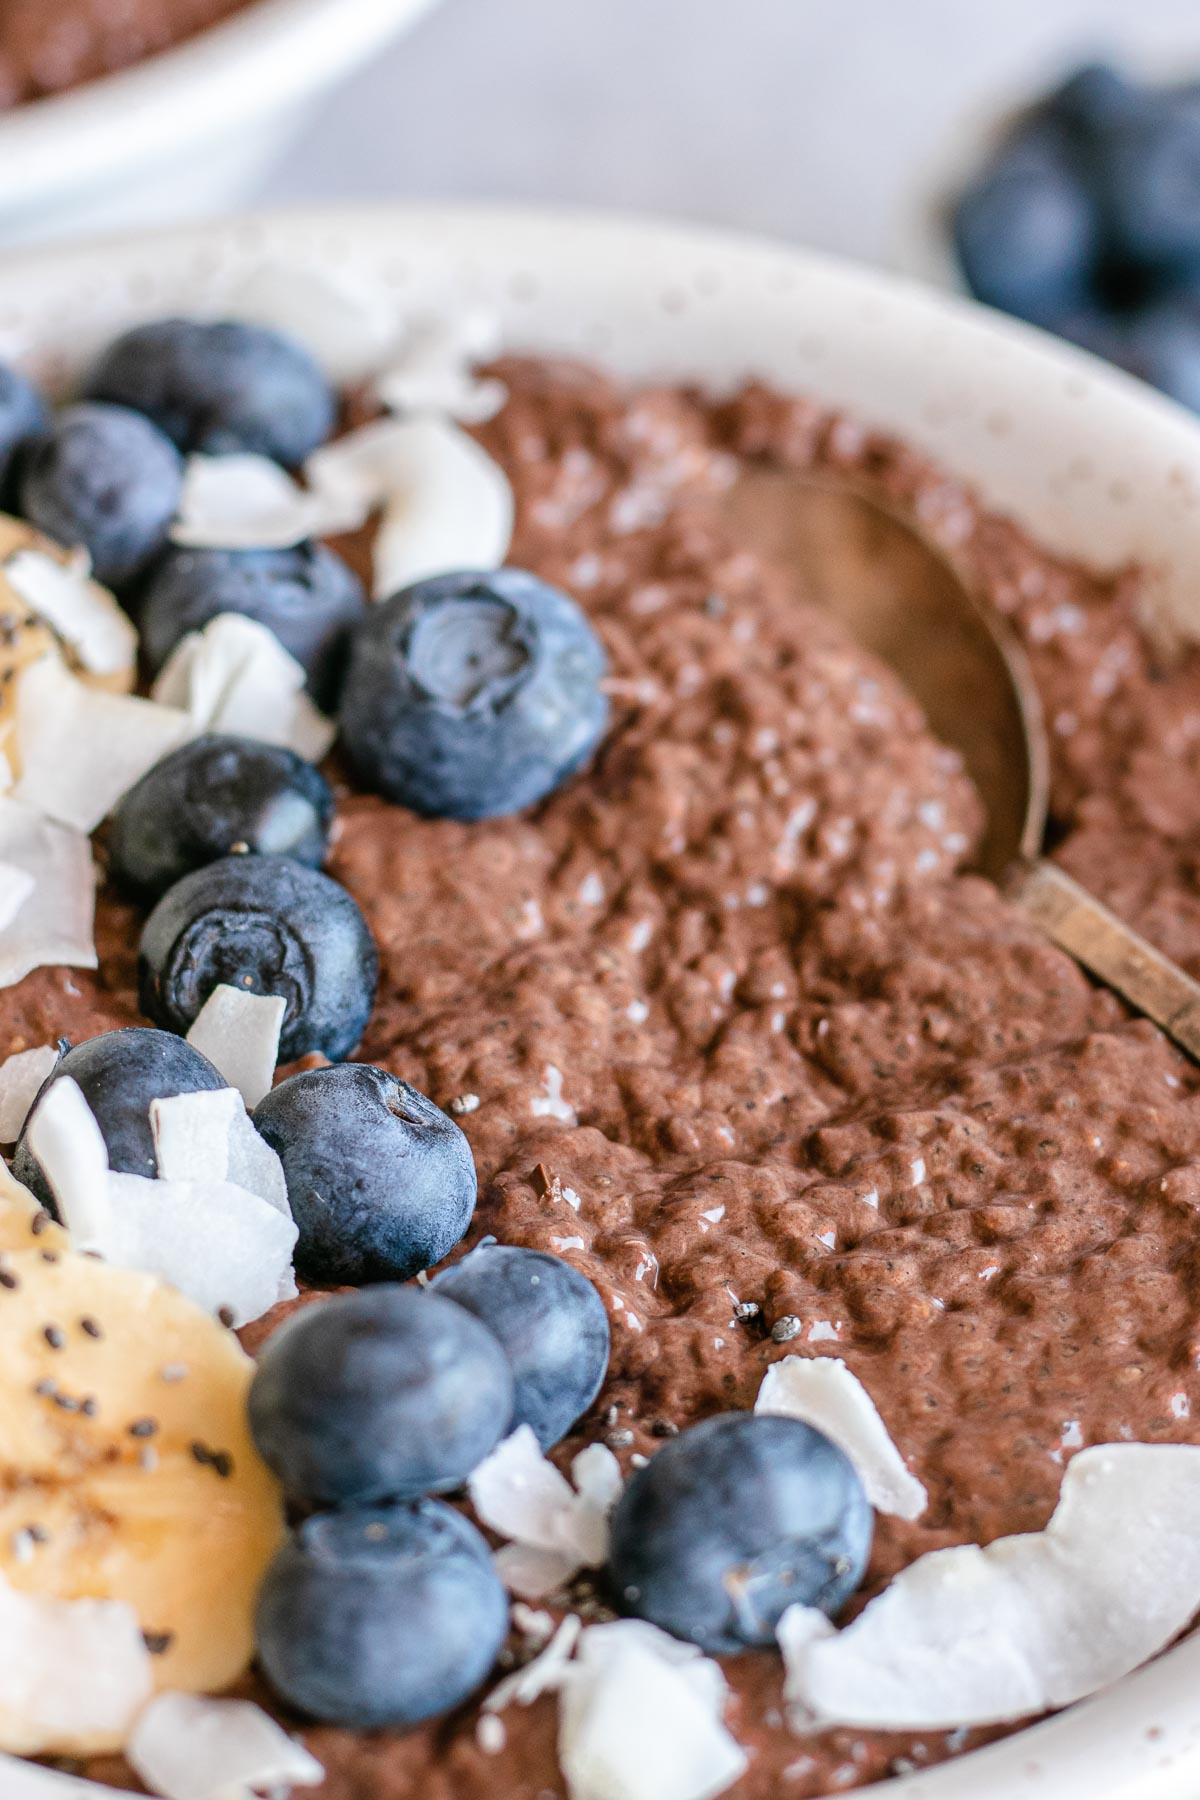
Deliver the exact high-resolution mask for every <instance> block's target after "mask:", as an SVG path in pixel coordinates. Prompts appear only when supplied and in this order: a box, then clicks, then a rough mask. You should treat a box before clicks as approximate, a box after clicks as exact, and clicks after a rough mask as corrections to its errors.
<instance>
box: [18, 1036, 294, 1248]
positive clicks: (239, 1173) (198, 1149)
mask: <svg viewBox="0 0 1200 1800" xmlns="http://www.w3.org/2000/svg"><path fill="white" fill-rule="evenodd" d="M2 1073H3V1071H2V1070H0V1074H2ZM150 1129H151V1131H152V1133H153V1136H154V1150H155V1156H156V1159H157V1163H158V1174H159V1177H160V1179H161V1180H164V1181H199V1182H205V1181H230V1182H232V1183H233V1184H234V1186H235V1187H242V1188H246V1189H248V1191H249V1192H250V1193H252V1194H257V1195H258V1197H259V1199H260V1200H265V1201H266V1202H267V1204H268V1205H269V1206H273V1207H274V1208H275V1210H276V1212H280V1213H283V1215H284V1216H285V1217H286V1218H289V1219H290V1218H291V1216H292V1215H291V1208H290V1206H289V1205H288V1197H287V1178H286V1176H285V1175H284V1172H283V1164H282V1163H281V1162H280V1160H279V1158H278V1156H277V1155H276V1153H275V1152H274V1150H272V1148H271V1146H270V1144H268V1143H267V1142H266V1141H265V1139H263V1138H261V1137H260V1136H259V1135H258V1133H257V1131H255V1129H254V1126H253V1125H252V1124H251V1122H250V1120H249V1119H248V1118H247V1116H246V1108H245V1106H244V1104H243V1102H242V1096H241V1095H240V1094H239V1093H238V1091H237V1089H236V1088H217V1089H215V1090H211V1091H209V1092H202V1093H195V1094H174V1095H171V1096H170V1097H169V1098H167V1099H162V1100H152V1101H151V1102H150Z"/></svg>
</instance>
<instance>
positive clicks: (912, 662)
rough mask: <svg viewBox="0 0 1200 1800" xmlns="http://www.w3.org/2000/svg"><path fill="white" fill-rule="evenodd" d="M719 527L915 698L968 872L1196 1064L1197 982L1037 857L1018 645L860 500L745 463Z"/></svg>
mask: <svg viewBox="0 0 1200 1800" xmlns="http://www.w3.org/2000/svg"><path fill="white" fill-rule="evenodd" d="M724 520H725V523H726V525H727V526H728V528H729V529H730V531H731V533H732V534H733V536H734V537H735V539H736V541H737V542H738V543H740V544H747V545H752V546H753V547H754V549H755V550H757V551H758V552H759V553H760V554H762V555H764V556H765V557H766V558H767V559H768V560H769V561H771V562H772V563H774V564H775V565H776V566H777V567H780V568H783V569H786V570H787V571H788V572H789V573H790V575H791V576H792V578H793V580H794V582H795V586H796V591H797V597H798V598H800V599H803V600H804V601H806V602H807V603H808V604H809V605H813V606H817V607H820V608H821V609H822V610H823V611H826V612H829V613H831V614H833V615H834V616H835V617H837V618H838V619H839V620H840V621H841V623H842V624H843V625H844V626H845V627H846V629H847V630H848V631H849V633H850V635H851V637H853V639H854V640H855V642H856V643H858V644H860V645H861V646H862V647H863V648H864V649H866V650H870V651H872V652H873V653H874V654H875V655H876V656H877V657H878V658H879V659H880V661H881V662H884V663H886V664H887V665H888V667H889V668H890V669H892V670H893V671H894V672H895V673H896V674H897V675H898V676H899V677H900V679H901V680H902V681H903V683H904V685H905V686H906V687H907V689H908V690H909V692H910V693H911V694H912V695H913V697H914V698H915V699H916V700H917V701H918V702H919V703H920V705H921V707H922V709H923V710H924V713H925V716H926V718H927V719H928V721H929V724H930V726H931V728H932V730H933V732H934V734H935V735H936V736H937V737H938V738H940V739H941V741H942V742H943V743H945V744H950V745H952V746H953V747H954V748H955V749H956V750H957V751H958V752H959V753H960V755H961V756H962V759H963V765H964V767H965V769H966V771H967V773H968V774H969V775H970V776H971V778H972V780H973V781H974V783H975V787H976V790H977V792H978V794H979V797H980V799H981V801H982V802H983V807H984V813H985V819H986V824H985V828H984V831H983V834H982V837H981V839H980V842H979V845H978V848H977V850H976V852H975V856H974V861H973V867H974V868H975V869H977V870H978V872H979V873H980V874H982V875H986V876H988V877H989V879H991V880H992V881H994V882H996V883H997V884H998V885H999V886H1002V887H1003V888H1004V890H1005V892H1006V894H1007V895H1008V898H1009V899H1010V900H1011V901H1012V902H1013V904H1014V905H1016V906H1018V907H1019V908H1020V909H1021V911H1022V912H1024V913H1025V914H1026V915H1027V917H1028V918H1030V919H1031V920H1032V921H1033V923H1034V924H1036V925H1037V926H1039V928H1040V929H1041V930H1042V931H1044V932H1045V933H1046V935H1047V936H1048V937H1050V938H1052V939H1053V941H1054V942H1055V943H1056V944H1058V945H1059V947H1060V948H1061V949H1063V950H1066V951H1067V952H1068V954H1069V955H1071V956H1073V957H1074V958H1075V959H1076V961H1077V962H1079V963H1081V964H1082V965H1083V967H1084V968H1085V969H1087V970H1088V971H1089V973H1090V974H1092V975H1094V976H1096V977H1097V978H1098V979H1099V980H1100V981H1103V982H1105V983H1106V984H1107V985H1108V986H1109V987H1112V988H1114V989H1115V990H1116V991H1117V993H1119V994H1121V995H1122V996H1123V997H1124V999H1126V1000H1127V1001H1128V1002H1129V1003H1130V1005H1131V1006H1133V1007H1135V1008H1136V1009H1137V1010H1138V1011H1139V1012H1142V1013H1144V1014H1145V1015H1146V1016H1147V1018H1150V1019H1153V1020H1154V1022H1155V1024H1157V1025H1159V1026H1161V1027H1162V1029H1163V1030H1164V1031H1165V1032H1167V1034H1168V1035H1169V1036H1170V1037H1172V1038H1173V1039H1174V1040H1175V1042H1176V1043H1177V1044H1178V1045H1179V1046H1180V1048H1181V1049H1183V1050H1185V1051H1186V1052H1187V1053H1188V1055H1189V1056H1191V1057H1192V1058H1193V1059H1194V1060H1196V1061H1200V983H1197V982H1195V981H1193V980H1192V978H1191V977H1190V976H1189V975H1185V974H1184V972H1183V970H1182V969H1180V968H1179V967H1178V966H1177V965H1176V964H1175V963H1173V962H1171V961H1170V959H1169V958H1168V957H1165V956H1163V955H1162V954H1161V952H1160V951H1158V950H1156V949H1155V948H1154V946H1153V945H1152V944H1149V943H1147V941H1146V940H1145V939H1144V938H1143V937H1141V936H1140V935H1139V934H1138V933H1137V932H1136V931H1134V930H1133V929H1132V927H1131V926H1129V925H1127V924H1125V922H1124V921H1123V920H1122V919H1119V918H1118V917H1117V916H1116V914H1115V913H1113V912H1110V911H1109V909H1108V907H1106V906H1104V905H1103V904H1102V902H1100V901H1099V900H1097V899H1095V897H1094V896H1093V895H1091V894H1089V893H1088V892H1087V891H1086V889H1084V888H1082V887H1080V885H1079V883H1078V882H1077V881H1075V880H1073V879H1072V877H1071V876H1069V875H1068V874H1067V873H1066V871H1065V870H1063V869H1060V868H1059V867H1058V866H1057V864H1055V863H1052V862H1048V861H1046V860H1045V858H1043V857H1042V855H1041V850H1042V844H1043V840H1044V838H1045V834H1046V816H1047V809H1048V805H1049V793H1050V752H1049V745H1048V742H1047V738H1046V731H1045V725H1044V721H1043V716H1042V706H1041V699H1040V697H1039V694H1038V691H1037V688H1036V686H1035V685H1034V681H1033V675H1032V673H1031V671H1030V668H1029V664H1028V662H1027V661H1026V658H1025V654H1024V652H1023V650H1022V649H1021V646H1020V645H1019V644H1018V643H1017V642H1016V640H1015V638H1014V637H1013V635H1012V633H1011V632H1010V631H1009V629H1008V627H1007V625H1006V624H1005V622H1004V620H1003V619H1002V618H1001V617H1000V615H999V614H997V613H996V612H995V611H994V610H993V609H992V608H991V607H989V606H987V605H985V604H984V602H983V601H982V600H981V599H979V598H978V596H977V595H976V594H975V593H974V592H973V591H972V588H971V586H970V583H969V581H968V580H967V579H966V578H965V577H964V576H963V575H962V574H960V572H959V571H958V570H957V569H956V568H955V566H954V563H953V561H952V560H951V558H950V557H949V556H948V555H947V554H946V553H945V552H944V551H943V550H942V549H940V548H939V547H938V546H937V545H935V544H933V543H932V542H930V540H929V539H928V538H926V537H924V536H923V535H922V534H921V532H920V531H919V529H918V528H917V527H916V526H914V525H913V524H911V523H909V521H908V520H906V519H904V518H901V517H900V516H899V515H898V514H897V513H895V512H893V511H892V510H891V509H890V508H889V507H888V506H887V505H886V504H885V503H883V502H882V501H880V500H877V499H876V498H875V497H874V496H873V495H868V494H865V493H863V492H862V491H861V490H859V489H858V488H856V487H854V486H853V485H851V484H849V483H846V482H842V481H838V480H837V479H835V478H827V479H824V480H822V479H817V478H814V477H812V476H806V475H798V474H797V473H796V472H795V471H793V470H789V469H779V468H776V467H772V466H769V465H767V464H750V465H748V466H747V467H746V469H744V471H743V472H742V474H741V475H740V476H739V478H738V480H737V481H735V482H734V484H733V486H732V487H731V488H730V490H729V494H728V496H727V498H726V501H725V505H724Z"/></svg>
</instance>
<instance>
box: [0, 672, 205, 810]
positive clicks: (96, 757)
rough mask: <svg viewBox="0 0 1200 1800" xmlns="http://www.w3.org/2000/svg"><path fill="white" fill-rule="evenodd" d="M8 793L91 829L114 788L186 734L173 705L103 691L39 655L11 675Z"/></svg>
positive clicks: (128, 782) (114, 795) (126, 785)
mask: <svg viewBox="0 0 1200 1800" xmlns="http://www.w3.org/2000/svg"><path fill="white" fill-rule="evenodd" d="M16 706H17V717H16V750H17V759H18V767H19V769H20V774H19V776H18V777H17V781H16V784H15V786H14V788H13V790H12V797H13V799H14V800H17V801H20V802H22V803H23V804H25V805H27V806H31V807H32V808H33V809H34V810H35V811H36V812H39V813H44V814H45V815H46V816H47V817H48V818H51V819H55V820H57V821H58V823H59V824H61V825H69V826H71V827H72V828H73V829H74V830H76V831H94V830H95V829H96V826H97V825H99V823H100V821H101V819H103V818H106V817H107V815H108V814H109V813H110V812H111V811H112V809H113V807H114V806H115V805H116V803H117V801H118V800H119V799H120V798H121V795H122V794H124V793H127V792H128V790H129V789H130V788H131V787H132V786H133V785H134V783H135V782H136V781H140V780H141V778H142V776H143V775H144V774H145V773H146V771H147V770H148V769H149V768H151V767H152V766H153V765H154V764H155V763H156V762H158V761H159V759H160V758H161V757H164V756H166V755H167V753H168V751H171V750H174V749H176V748H177V747H178V746H179V745H180V744H182V743H183V741H184V739H185V738H186V737H188V736H189V734H190V727H189V725H188V720H187V716H186V714H184V713H182V712H180V711H178V710H177V709H176V708H174V707H172V706H169V705H163V704H155V703H154V702H153V701H150V700H139V699H138V698H137V697H136V696H135V695H132V694H110V693H107V692H106V691H105V690H104V689H102V688H95V687H89V686H88V685H87V683H86V682H83V681H80V680H78V679H77V677H76V676H74V675H72V674H71V672H70V671H69V669H67V668H66V666H65V665H64V663H63V662H62V661H61V660H60V658H59V657H58V656H43V657H41V658H39V660H38V661H37V662H34V663H30V664H29V666H28V667H27V668H25V669H23V670H22V671H21V673H20V675H19V676H18V677H17V701H16Z"/></svg>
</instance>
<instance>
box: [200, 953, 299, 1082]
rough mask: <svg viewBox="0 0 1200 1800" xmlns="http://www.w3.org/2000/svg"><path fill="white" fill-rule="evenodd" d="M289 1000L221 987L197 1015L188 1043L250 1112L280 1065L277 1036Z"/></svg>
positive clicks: (215, 989) (226, 986) (223, 984)
mask: <svg viewBox="0 0 1200 1800" xmlns="http://www.w3.org/2000/svg"><path fill="white" fill-rule="evenodd" d="M286 1012H287V1001H286V1000H284V999H283V998H282V997H281V996H280V995H278V994H248V993H247V992H246V991H245V989H244V988H235V987H229V986H228V985H226V984H225V983H222V984H221V986H220V987H215V988H214V989H213V991H212V993H211V994H210V995H209V996H208V999H207V1000H206V1001H205V1002H204V1005H203V1006H202V1007H201V1008H200V1011H199V1012H198V1013H197V1014H196V1017H195V1020H194V1021H193V1023H192V1027H191V1030H190V1031H189V1032H188V1034H187V1041H188V1043H189V1044H190V1045H191V1046H192V1048H193V1049H194V1050H198V1051H199V1052H200V1054H201V1056H207V1058H208V1060H209V1062H210V1063H212V1064H213V1066H214V1068H216V1069H217V1070H218V1071H219V1072H220V1074H222V1075H223V1076H224V1077H225V1079H226V1081H227V1082H228V1083H229V1085H230V1087H235V1088H237V1089H238V1091H239V1093H240V1094H241V1096H242V1099H243V1100H244V1101H245V1102H246V1106H247V1108H248V1109H249V1111H251V1112H253V1111H254V1108H255V1107H256V1106H257V1105H258V1103H259V1101H260V1100H261V1099H262V1098H263V1096H264V1095H265V1094H268V1093H270V1091H271V1083H272V1081H273V1080H274V1078H275V1070H276V1067H277V1065H278V1063H279V1036H280V1033H281V1032H282V1030H283V1019H284V1014H285V1013H286Z"/></svg>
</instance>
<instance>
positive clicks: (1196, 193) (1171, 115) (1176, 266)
mask: <svg viewBox="0 0 1200 1800" xmlns="http://www.w3.org/2000/svg"><path fill="white" fill-rule="evenodd" d="M1096 171H1097V174H1096V179H1097V182H1098V191H1099V193H1100V198H1101V202H1102V205H1103V207H1104V214H1105V220H1106V224H1107V229H1108V235H1109V245H1110V255H1111V256H1112V257H1113V258H1114V259H1115V260H1117V261H1118V262H1121V261H1124V262H1131V263H1134V264H1136V265H1139V266H1141V267H1142V268H1145V269H1149V270H1153V271H1155V272H1156V273H1158V274H1159V275H1161V276H1168V277H1171V278H1179V277H1182V278H1184V279H1188V278H1192V277H1194V276H1195V275H1196V274H1197V273H1198V272H1200V109H1198V108H1197V107H1196V106H1195V105H1194V104H1190V103H1189V104H1185V103H1184V102H1183V101H1181V100H1180V99H1179V98H1178V97H1177V96H1175V95H1173V94H1171V93H1169V92H1160V93H1158V94H1155V95H1152V96H1147V97H1146V99H1145V101H1144V103H1143V104H1142V105H1141V106H1139V107H1138V108H1137V109H1136V110H1135V111H1133V112H1132V113H1131V114H1130V115H1129V116H1128V117H1127V118H1124V119H1122V120H1121V121H1120V122H1119V123H1118V124H1117V125H1116V126H1114V128H1113V129H1112V130H1111V131H1109V132H1108V133H1107V134H1106V136H1105V138H1104V141H1103V143H1102V145H1101V146H1100V150H1099V152H1098V156H1097V163H1096Z"/></svg>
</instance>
